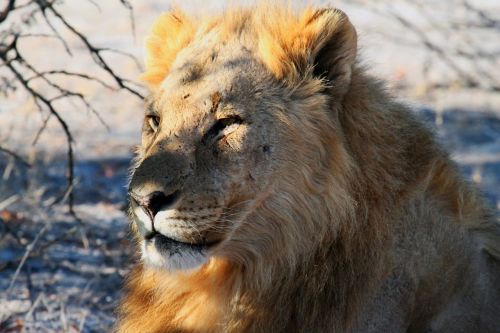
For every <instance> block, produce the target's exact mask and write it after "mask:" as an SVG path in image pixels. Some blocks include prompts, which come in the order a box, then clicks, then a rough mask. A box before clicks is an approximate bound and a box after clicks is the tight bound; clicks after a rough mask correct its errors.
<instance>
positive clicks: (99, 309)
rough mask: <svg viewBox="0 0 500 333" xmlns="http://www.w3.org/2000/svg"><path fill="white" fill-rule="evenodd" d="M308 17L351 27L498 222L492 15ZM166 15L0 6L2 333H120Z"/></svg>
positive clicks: (373, 9)
mask: <svg viewBox="0 0 500 333" xmlns="http://www.w3.org/2000/svg"><path fill="white" fill-rule="evenodd" d="M238 2H242V1H233V3H238ZM247 2H248V1H247ZM310 2H311V1H307V3H310ZM297 3H299V2H298V1H297ZM312 3H314V4H317V5H324V6H326V5H333V6H336V7H339V8H340V9H342V10H344V11H345V12H346V13H347V14H348V15H349V16H350V18H351V20H352V22H353V23H354V25H355V26H356V27H357V30H358V34H359V43H358V44H359V47H360V51H359V58H360V59H361V63H363V64H364V65H366V67H367V68H368V70H369V71H370V72H371V73H373V74H374V75H376V76H379V77H381V78H383V79H384V80H386V81H387V83H388V86H389V89H390V90H392V91H393V93H394V94H395V95H397V96H398V97H399V98H400V99H401V100H404V101H406V103H408V104H410V105H412V106H413V108H414V109H415V112H416V113H417V114H418V115H419V116H420V117H421V119H423V120H424V121H425V122H426V123H427V124H428V125H429V126H430V127H432V128H433V129H434V131H435V133H436V135H437V137H438V139H439V140H440V142H441V143H442V144H443V145H444V146H445V147H446V148H447V149H448V150H449V151H450V152H451V155H452V158H453V159H454V160H455V161H456V162H457V164H458V165H459V167H460V169H461V170H462V172H463V174H464V175H465V176H466V177H467V178H469V179H471V180H472V181H473V182H474V183H476V184H477V185H478V187H479V188H480V189H481V190H482V191H483V192H484V194H485V196H486V198H487V200H488V202H489V203H490V204H491V206H492V207H494V208H495V209H496V210H497V212H498V211H499V210H500V2H499V1H498V0H468V1H462V0H446V1H433V0H379V1H363V0H338V1H334V2H332V1H319V0H317V1H312ZM171 5H172V3H171V2H170V1H168V0H161V1H160V0H156V1H154V0H142V1H139V0H107V1H93V0H67V1H64V0H59V1H53V0H1V1H0V332H21V331H26V332H32V331H33V332H35V331H36V332H105V331H109V329H110V327H111V326H112V324H113V323H114V309H115V308H116V305H117V302H118V300H119V297H120V286H121V284H122V282H123V279H124V276H125V275H126V273H127V272H128V270H129V269H130V267H131V265H132V264H133V263H134V260H135V259H134V258H133V256H132V246H131V244H130V239H129V234H128V222H127V219H126V216H125V213H124V206H125V202H126V198H125V194H126V184H127V173H128V166H129V162H130V160H131V158H132V155H133V154H132V152H133V148H134V145H136V144H138V142H139V139H140V128H141V122H142V112H143V110H142V108H143V105H142V104H143V101H142V98H143V96H144V95H146V93H147V92H146V91H145V90H144V88H143V87H142V86H141V85H140V83H139V82H138V76H139V74H140V73H141V69H142V59H143V48H142V45H143V41H144V38H145V36H146V35H147V31H148V29H149V28H150V26H151V24H152V22H153V20H154V18H155V17H156V16H157V15H158V14H159V13H161V12H163V11H166V10H168V9H169V8H170V6H171ZM178 5H179V6H180V7H181V8H185V9H187V10H200V8H199V7H200V6H201V5H200V4H199V2H198V3H197V2H196V1H194V0H193V1H184V2H182V3H178ZM224 5H225V2H224V1H203V5H202V7H203V10H220V9H221V8H223V7H224Z"/></svg>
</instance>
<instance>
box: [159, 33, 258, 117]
mask: <svg viewBox="0 0 500 333" xmlns="http://www.w3.org/2000/svg"><path fill="white" fill-rule="evenodd" d="M260 67H261V66H259V63H258V61H257V59H256V58H255V56H254V54H253V53H252V52H251V51H250V50H249V48H247V47H246V46H245V45H244V44H242V43H241V42H240V41H238V40H235V41H232V42H229V43H225V44H224V45H217V42H216V41H213V40H208V41H207V40H205V39H200V40H195V41H193V42H192V43H191V44H190V45H189V46H188V47H186V48H185V49H184V50H182V51H181V52H180V53H179V54H178V56H177V58H176V60H175V62H174V64H173V66H172V70H171V71H170V73H169V74H168V75H167V76H166V78H165V79H164V80H163V82H162V84H161V89H160V91H161V99H162V103H163V104H164V105H165V106H166V107H170V108H175V109H186V108H189V110H191V112H197V113H200V112H202V113H206V112H210V111H214V110H213V109H211V103H210V102H211V101H213V99H214V94H218V95H219V96H220V97H221V99H222V101H223V102H226V103H228V102H230V103H231V104H239V103H238V102H239V101H244V102H245V103H248V99H249V98H251V97H252V92H253V91H255V90H256V89H255V86H256V85H259V84H260V85H262V82H263V81H264V80H263V77H264V76H265V74H266V73H265V71H263V70H262V68H260ZM207 106H208V107H207Z"/></svg>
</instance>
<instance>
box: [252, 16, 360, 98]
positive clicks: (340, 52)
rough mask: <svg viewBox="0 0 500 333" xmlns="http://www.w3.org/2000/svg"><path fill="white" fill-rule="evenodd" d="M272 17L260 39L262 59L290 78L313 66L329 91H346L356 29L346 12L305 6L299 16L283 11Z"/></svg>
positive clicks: (275, 71) (315, 73)
mask: <svg viewBox="0 0 500 333" xmlns="http://www.w3.org/2000/svg"><path fill="white" fill-rule="evenodd" d="M278 16H279V14H278ZM264 20H265V19H264ZM275 21H276V22H275V23H274V24H275V25H274V26H271V27H269V26H268V27H267V29H264V32H263V33H261V38H260V41H259V44H260V45H259V47H260V52H261V55H262V56H263V60H264V63H266V65H267V66H268V67H269V68H270V69H271V71H272V72H273V73H274V74H275V76H277V77H278V78H279V79H285V80H289V81H292V82H293V81H296V80H300V79H301V78H302V77H303V76H304V75H306V74H311V69H312V74H313V75H315V76H320V77H322V78H325V79H327V80H328V81H330V85H331V86H332V92H334V93H340V94H341V93H342V92H344V93H345V91H346V90H347V88H348V85H349V83H350V78H351V71H352V66H353V65H354V63H355V61H356V51H357V37H356V30H355V29H354V27H353V25H352V24H351V22H350V21H349V19H348V17H347V15H346V14H345V13H344V12H342V11H341V10H338V9H332V8H328V9H320V10H313V9H307V10H305V11H304V13H303V14H302V15H301V16H300V17H291V16H290V15H286V14H285V15H282V17H278V18H275Z"/></svg>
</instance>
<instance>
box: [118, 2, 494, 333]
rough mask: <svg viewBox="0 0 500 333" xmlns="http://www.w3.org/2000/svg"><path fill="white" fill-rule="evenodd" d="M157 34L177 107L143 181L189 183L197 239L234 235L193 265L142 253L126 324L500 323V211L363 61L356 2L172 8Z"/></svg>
mask: <svg viewBox="0 0 500 333" xmlns="http://www.w3.org/2000/svg"><path fill="white" fill-rule="evenodd" d="M147 51H148V60H147V62H146V65H147V69H146V73H145V74H144V78H145V80H146V81H147V82H148V84H149V85H150V86H151V89H152V95H153V96H152V98H151V102H150V108H154V109H155V110H157V112H158V114H160V115H161V117H162V122H161V125H160V127H159V130H158V132H157V133H156V134H151V133H149V134H148V131H147V122H146V123H145V132H144V134H143V144H142V146H141V147H140V148H139V152H138V158H137V164H136V166H135V172H134V175H133V178H132V184H131V187H134V186H140V187H141V188H142V189H144V188H151V190H154V189H156V188H161V190H162V191H165V192H169V193H170V192H172V191H173V190H175V189H179V188H181V189H182V191H183V195H184V196H183V199H182V200H181V203H180V204H179V206H178V208H177V214H185V215H183V216H185V217H183V219H184V220H187V221H188V222H187V223H189V225H190V228H191V229H192V230H195V231H196V232H192V230H191V229H190V228H188V229H186V231H185V237H186V239H196V237H198V236H199V235H200V234H203V237H205V238H208V239H217V240H219V239H220V240H221V242H220V243H219V244H218V245H217V247H216V248H215V249H214V250H212V252H210V253H211V254H210V258H209V259H208V262H207V263H205V264H204V265H202V266H201V267H199V268H195V269H192V270H188V271H167V270H162V269H157V268H151V267H149V266H148V265H144V264H142V263H141V264H138V266H137V268H136V269H135V271H134V273H133V274H132V276H131V277H130V279H129V281H128V283H127V294H126V296H125V298H124V300H123V303H122V306H121V307H120V320H119V324H118V325H117V330H118V331H119V332H122V333H125V332H127V333H132V332H364V333H365V332H422V331H429V332H430V331H433V332H434V331H436V332H472V331H474V332H500V329H499V328H498V327H497V326H496V324H495V323H498V319H499V314H500V304H499V302H500V301H499V299H500V292H499V290H500V289H499V285H498V283H500V268H499V264H498V262H497V260H498V259H499V258H500V245H499V242H500V230H499V227H498V223H497V222H496V221H495V219H494V217H493V216H492V214H491V212H490V211H489V210H488V209H487V208H485V207H484V204H483V201H482V199H481V198H480V197H479V196H478V195H477V194H476V192H475V191H474V190H472V189H471V188H470V186H469V185H468V184H467V183H466V182H465V181H464V180H463V179H462V178H461V176H460V175H459V174H458V172H457V170H456V167H455V166H454V165H453V163H452V162H451V161H450V160H449V158H448V156H447V154H446V153H445V152H443V151H442V150H441V148H440V147H439V146H438V145H437V144H436V143H435V141H434V139H433V137H432V135H431V133H430V132H429V131H428V130H427V129H425V127H424V126H423V125H421V124H420V123H419V122H418V121H416V120H415V119H414V117H413V116H412V115H411V114H410V113H409V112H408V110H407V108H406V107H405V106H403V105H401V104H400V103H398V102H395V101H394V100H393V99H392V98H391V97H390V96H389V95H388V94H387V93H386V92H385V91H384V87H383V85H382V84H381V83H380V82H378V81H377V80H375V79H373V78H372V77H369V76H367V75H366V74H365V73H364V70H363V68H361V67H360V66H359V65H358V64H357V63H356V33H355V30H354V28H353V27H352V25H351V24H350V22H349V20H348V19H347V16H345V14H344V13H342V12H341V11H339V10H335V9H322V10H314V9H312V8H307V9H305V10H303V11H302V12H301V13H298V12H295V11H293V10H291V9H285V8H281V7H279V6H278V7H277V6H271V7H269V6H264V5H261V6H260V7H257V8H251V9H234V8H233V9H229V10H226V12H224V14H223V15H221V16H220V17H208V18H200V17H191V18H189V17H188V16H186V15H185V14H182V13H180V12H175V13H174V14H164V15H162V16H161V17H160V18H159V20H158V21H157V22H156V23H155V26H154V28H153V32H152V37H151V38H150V39H149V41H148V44H147ZM235 110H236V111H238V112H242V114H243V116H242V117H243V118H245V117H248V119H250V120H249V121H248V122H244V123H243V124H241V125H238V127H237V129H236V130H234V131H233V132H231V133H229V134H227V135H225V136H223V138H222V139H220V140H218V141H216V142H215V143H214V145H215V146H207V144H206V143H204V142H205V141H204V139H203V138H204V137H205V135H206V133H207V132H209V129H210V126H211V125H210V124H213V122H214V121H215V120H214V119H217V118H224V117H225V116H227V114H230V113H234V112H235ZM214 150H217V154H215V153H213V151H214ZM214 154H215V155H214ZM193 165H195V166H193ZM221 170H222V171H221ZM165 178H168V179H167V180H165ZM207 193H208V194H207ZM190 199H191V200H190ZM201 207H204V208H203V209H204V210H208V211H209V212H210V214H205V215H206V216H212V217H213V218H211V217H206V216H203V217H201V215H194V213H190V212H196V211H197V210H198V209H199V210H201V209H202V208H201ZM205 207H209V208H205ZM133 219H134V218H133ZM138 239H139V240H138V242H139V243H141V240H140V237H138ZM485 250H487V252H485Z"/></svg>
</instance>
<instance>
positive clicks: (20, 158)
mask: <svg viewBox="0 0 500 333" xmlns="http://www.w3.org/2000/svg"><path fill="white" fill-rule="evenodd" d="M0 152H1V153H4V154H7V155H9V156H12V157H14V158H15V159H16V160H17V161H18V162H20V163H21V164H23V165H24V166H26V167H28V168H31V164H30V163H28V162H27V161H26V160H25V159H24V158H22V157H21V156H19V154H17V153H15V152H13V151H12V150H10V149H7V148H5V147H2V146H0Z"/></svg>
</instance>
